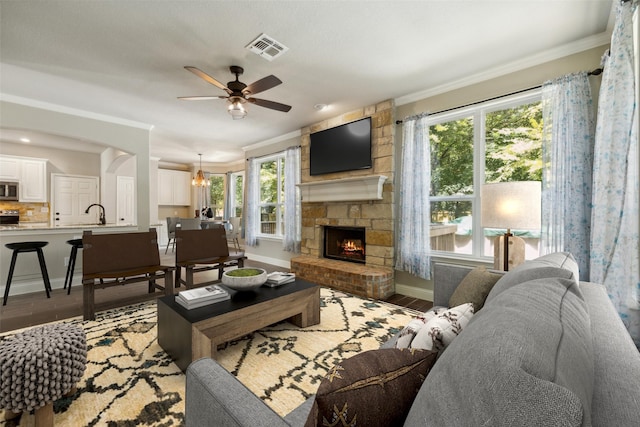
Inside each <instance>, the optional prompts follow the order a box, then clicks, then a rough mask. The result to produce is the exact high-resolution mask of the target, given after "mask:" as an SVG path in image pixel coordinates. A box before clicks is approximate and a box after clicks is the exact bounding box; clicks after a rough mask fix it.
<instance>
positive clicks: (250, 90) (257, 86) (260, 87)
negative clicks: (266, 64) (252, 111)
mask: <svg viewBox="0 0 640 427" xmlns="http://www.w3.org/2000/svg"><path fill="white" fill-rule="evenodd" d="M281 83H282V81H281V80H280V79H279V78H277V77H276V76H274V75H271V76H267V77H265V78H262V79H260V80H258V81H256V82H253V83H251V84H250V85H249V86H247V87H246V88H244V89H243V90H242V93H244V94H245V95H255V94H256V93H260V92H264V91H265V90H268V89H271V88H272V87H275V86H278V85H279V84H281Z"/></svg>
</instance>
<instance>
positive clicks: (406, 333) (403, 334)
mask: <svg viewBox="0 0 640 427" xmlns="http://www.w3.org/2000/svg"><path fill="white" fill-rule="evenodd" d="M445 311H447V307H432V308H430V309H429V310H428V311H426V312H424V313H423V314H421V315H419V316H417V317H416V318H415V319H411V321H410V322H409V323H408V324H407V326H405V327H404V328H402V330H401V331H400V332H399V333H398V335H397V337H396V341H395V345H394V347H395V348H409V347H410V346H411V341H413V338H414V337H415V336H416V334H417V333H418V331H419V330H420V329H422V327H423V326H424V325H425V324H427V323H428V322H429V320H431V319H433V318H434V317H436V316H437V315H439V314H441V313H444V312H445Z"/></svg>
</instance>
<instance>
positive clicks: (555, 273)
mask: <svg viewBox="0 0 640 427" xmlns="http://www.w3.org/2000/svg"><path fill="white" fill-rule="evenodd" d="M547 277H559V278H561V279H571V280H573V281H574V282H575V284H576V285H579V280H580V279H579V278H580V272H579V269H578V263H577V262H576V260H575V258H574V257H573V255H571V254H570V253H569V252H555V253H552V254H548V255H543V256H541V257H539V258H536V259H534V260H530V261H526V262H524V263H522V264H520V265H518V266H517V267H516V268H514V269H513V270H511V271H509V272H507V273H506V274H505V275H504V276H502V277H501V278H500V280H498V282H497V283H496V284H495V286H493V288H492V289H491V291H490V292H489V295H488V296H487V299H486V301H489V300H491V299H492V298H495V297H496V295H498V294H499V293H501V292H502V291H504V290H505V289H508V288H510V287H511V286H514V285H517V284H519V283H523V282H528V281H530V280H535V279H544V278H547ZM486 301H485V302H486Z"/></svg>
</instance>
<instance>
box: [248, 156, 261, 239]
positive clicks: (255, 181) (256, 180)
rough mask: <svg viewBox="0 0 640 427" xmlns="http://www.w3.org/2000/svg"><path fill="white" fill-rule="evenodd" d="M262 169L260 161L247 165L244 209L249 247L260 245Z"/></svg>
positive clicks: (249, 162) (252, 159) (251, 160)
mask: <svg viewBox="0 0 640 427" xmlns="http://www.w3.org/2000/svg"><path fill="white" fill-rule="evenodd" d="M259 185H260V168H259V167H258V161H257V160H256V159H255V158H251V159H249V161H248V165H247V200H246V206H245V209H244V214H245V226H244V230H245V244H246V245H248V246H257V245H258V239H257V235H258V227H259V221H258V220H259V219H260V212H258V203H259V200H258V198H259V197H260V196H259V193H260V187H259Z"/></svg>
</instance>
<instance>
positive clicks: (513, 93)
mask: <svg viewBox="0 0 640 427" xmlns="http://www.w3.org/2000/svg"><path fill="white" fill-rule="evenodd" d="M602 71H603V69H602V68H596V69H595V70H592V71H589V72H588V73H587V75H588V76H598V75H600V74H602ZM541 87H542V85H538V86H533V87H530V88H527V89H521V90H517V91H515V92H511V93H506V94H504V95H498V96H494V97H493V98H489V99H483V100H482V101H476V102H470V103H469V104H465V105H460V106H458V107H452V108H447V109H445V110H440V111H436V112H435V113H431V114H429V115H430V116H433V115H436V114H440V113H446V112H449V111H453V110H457V109H459V108H466V107H471V106H474V105H478V104H482V103H484V102H489V101H495V100H496V99H500V98H506V97H507V96H512V95H517V94H519V93H523V92H527V91H530V90H534V89H540V88H541ZM402 123H403V121H402V120H396V124H397V125H401V124H402Z"/></svg>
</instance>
